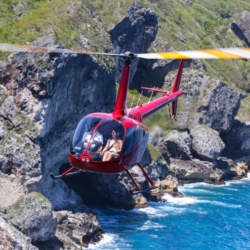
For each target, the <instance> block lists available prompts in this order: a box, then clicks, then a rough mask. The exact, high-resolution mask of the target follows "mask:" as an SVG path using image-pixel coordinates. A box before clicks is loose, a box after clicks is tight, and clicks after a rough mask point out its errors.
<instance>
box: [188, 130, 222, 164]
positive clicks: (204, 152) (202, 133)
mask: <svg viewBox="0 0 250 250" xmlns="http://www.w3.org/2000/svg"><path fill="white" fill-rule="evenodd" d="M190 135H191V137H192V150H193V152H194V153H195V154H196V155H198V157H199V158H200V159H204V160H210V161H212V160H216V159H217V158H218V157H219V156H220V155H221V153H222V151H223V149H224V148H225V144H224V142H223V141H222V140H221V138H220V136H219V133H218V132H217V131H215V130H213V129H211V128H209V127H208V126H204V125H197V126H196V127H194V128H192V129H191V131H190Z"/></svg>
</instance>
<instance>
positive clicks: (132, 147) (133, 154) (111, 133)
mask: <svg viewBox="0 0 250 250" xmlns="http://www.w3.org/2000/svg"><path fill="white" fill-rule="evenodd" d="M1 51H10V52H20V51H25V52H36V53H38V52H41V53H78V54H88V55H101V56H118V57H121V58H123V61H124V66H123V70H122V75H121V80H120V84H119V88H118V93H117V97H116V101H115V103H114V109H113V111H112V112H111V113H100V112H96V113H91V114H88V115H87V116H85V117H83V118H82V119H81V120H80V122H79V124H78V125H77V128H76V130H75V132H74V135H73V139H72V141H71V144H70V148H69V153H68V159H69V163H70V167H69V168H68V169H67V170H66V171H65V172H63V173H62V174H59V175H54V174H53V173H51V174H50V175H51V177H52V178H53V179H59V178H64V177H67V176H70V175H75V174H80V173H82V172H85V171H86V172H92V173H97V174H118V173H121V172H123V171H125V172H126V173H127V175H128V176H129V178H130V179H131V181H132V183H133V185H134V187H135V191H130V192H131V194H132V195H135V194H138V193H142V192H146V191H150V190H152V189H155V188H157V187H156V186H155V184H154V182H153V180H152V179H151V178H150V177H149V175H148V174H147V172H146V171H145V170H144V168H143V166H142V165H141V163H140V162H141V159H142V156H143V154H144V152H145V150H146V148H147V144H148V140H149V133H148V129H147V127H146V126H145V125H144V124H143V121H144V119H146V118H147V117H149V116H150V115H152V114H154V113H155V112H156V111H158V110H159V109H161V108H163V107H165V106H166V105H168V104H170V103H171V104H172V114H171V116H172V118H174V119H176V115H177V101H178V98H179V97H180V96H181V95H183V94H184V91H183V90H181V89H180V88H179V87H180V82H181V77H182V71H183V66H184V60H185V59H202V58H203V59H249V58H250V49H249V48H227V49H211V50H195V51H180V52H163V53H145V54H135V53H132V52H126V53H122V54H112V53H99V52H87V51H80V50H76V51H75V50H69V49H62V48H47V47H38V46H28V45H13V44H4V43H0V52H1ZM135 58H144V59H161V60H162V59H180V64H179V68H178V70H177V74H176V78H175V81H174V83H173V87H172V90H171V91H167V90H161V89H156V88H147V87H142V89H144V90H149V91H152V92H159V93H163V96H161V97H158V98H156V99H154V100H152V101H149V102H148V103H144V104H138V105H137V106H136V107H133V108H129V109H128V108H127V105H126V101H127V93H128V87H129V74H130V68H131V62H132V61H133V60H134V59H135ZM118 141H119V144H120V145H119V146H117V145H116V146H115V143H116V142H118ZM112 142H113V144H112ZM111 144H112V145H111ZM111 149H112V150H113V151H112V152H113V153H112V154H111V153H109V155H108V157H107V154H108V153H107V152H111ZM105 154H106V155H105ZM135 165H137V166H138V167H139V168H140V169H141V171H142V173H143V174H144V176H145V177H146V180H147V181H148V182H149V183H150V187H149V188H146V189H141V188H140V187H139V185H138V184H137V183H136V181H135V179H134V177H133V176H132V175H131V173H130V172H129V169H130V168H132V167H133V166H135Z"/></svg>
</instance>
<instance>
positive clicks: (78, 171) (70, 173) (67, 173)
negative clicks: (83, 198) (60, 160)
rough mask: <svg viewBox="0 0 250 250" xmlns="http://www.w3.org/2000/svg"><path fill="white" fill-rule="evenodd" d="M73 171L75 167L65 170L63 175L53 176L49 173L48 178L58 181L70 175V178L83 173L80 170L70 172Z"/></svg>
mask: <svg viewBox="0 0 250 250" xmlns="http://www.w3.org/2000/svg"><path fill="white" fill-rule="evenodd" d="M73 170H76V168H75V167H71V168H69V169H68V170H66V171H65V172H63V173H62V174H60V175H54V174H52V173H50V176H51V177H52V178H53V179H59V178H63V177H66V176H70V175H71V176H72V175H77V174H80V173H82V172H83V171H82V170H81V169H79V170H77V171H74V172H72V171H73Z"/></svg>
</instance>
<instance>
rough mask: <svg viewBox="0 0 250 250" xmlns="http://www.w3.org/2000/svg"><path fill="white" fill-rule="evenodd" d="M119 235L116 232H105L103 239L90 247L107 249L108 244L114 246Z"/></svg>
mask: <svg viewBox="0 0 250 250" xmlns="http://www.w3.org/2000/svg"><path fill="white" fill-rule="evenodd" d="M117 239H118V235H115V234H106V233H105V234H104V235H103V239H102V240H101V241H100V242H98V243H96V244H95V245H93V244H90V245H89V247H88V249H107V247H108V246H113V244H114V243H115V242H116V241H117Z"/></svg>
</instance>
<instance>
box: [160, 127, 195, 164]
mask: <svg viewBox="0 0 250 250" xmlns="http://www.w3.org/2000/svg"><path fill="white" fill-rule="evenodd" d="M162 143H163V144H164V145H165V147H166V148H167V150H168V152H169V153H170V156H171V157H173V158H179V159H182V160H190V159H192V155H191V138H190V136H189V134H188V133H187V132H183V133H180V132H178V131H177V130H173V131H171V132H170V133H169V134H168V135H167V136H166V137H165V138H164V139H163V141H162Z"/></svg>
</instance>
